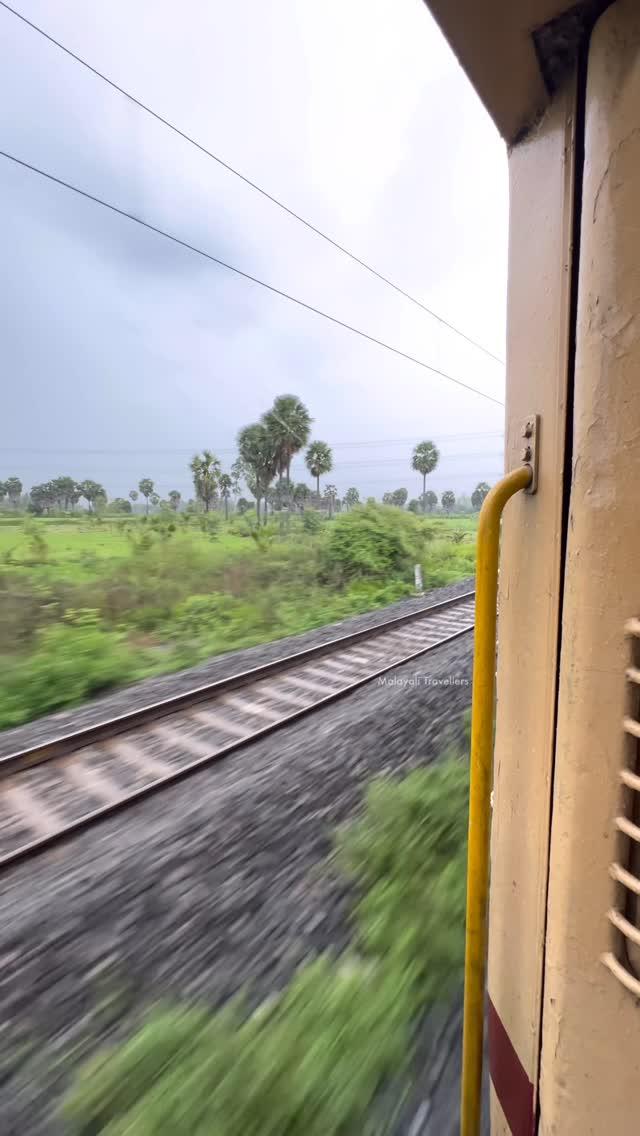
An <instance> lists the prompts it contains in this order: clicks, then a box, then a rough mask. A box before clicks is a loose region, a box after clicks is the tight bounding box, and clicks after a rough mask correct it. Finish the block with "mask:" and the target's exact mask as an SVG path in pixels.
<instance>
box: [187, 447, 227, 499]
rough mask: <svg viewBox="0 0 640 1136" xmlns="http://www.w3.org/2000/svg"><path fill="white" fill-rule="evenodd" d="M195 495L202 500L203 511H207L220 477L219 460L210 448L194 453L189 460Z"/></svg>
mask: <svg viewBox="0 0 640 1136" xmlns="http://www.w3.org/2000/svg"><path fill="white" fill-rule="evenodd" d="M189 469H190V470H191V474H192V477H193V488H194V490H195V494H196V497H197V498H198V500H199V501H202V504H203V505H204V511H205V513H208V512H209V509H210V508H211V503H212V501H213V500H214V498H215V495H216V490H217V488H218V482H219V479H220V462H219V461H218V459H217V457H216V455H215V454H214V453H212V452H211V450H203V451H202V454H194V456H193V457H192V459H191V461H190V462H189Z"/></svg>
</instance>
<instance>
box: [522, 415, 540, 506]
mask: <svg viewBox="0 0 640 1136" xmlns="http://www.w3.org/2000/svg"><path fill="white" fill-rule="evenodd" d="M520 436H521V438H522V450H521V452H520V460H521V461H522V464H523V465H528V466H529V467H530V468H531V484H530V485H528V486H527V488H526V489H525V493H535V492H536V490H537V488H538V455H539V450H540V415H539V414H530V415H529V417H528V418H525V420H524V422H523V423H522V427H521V430H520Z"/></svg>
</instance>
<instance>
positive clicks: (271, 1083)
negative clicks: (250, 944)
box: [65, 758, 467, 1136]
mask: <svg viewBox="0 0 640 1136" xmlns="http://www.w3.org/2000/svg"><path fill="white" fill-rule="evenodd" d="M466 815H467V775H466V762H463V761H460V760H457V759H453V758H450V759H449V760H447V761H446V762H444V763H443V764H442V765H438V766H433V767H430V768H428V769H424V770H419V771H418V772H415V773H411V774H410V775H409V776H408V777H406V778H405V779H403V780H392V779H388V780H384V781H382V780H380V781H377V782H376V783H375V784H374V786H373V787H372V788H371V790H370V792H369V794H368V797H367V801H366V806H365V809H364V812H363V815H362V817H361V819H360V820H358V821H357V822H355V824H353V825H352V826H351V827H348V828H347V829H346V830H345V831H344V832H343V833H342V834H341V835H340V836H339V839H338V855H339V861H340V862H342V863H344V864H345V865H346V866H347V869H348V871H349V874H350V875H351V876H352V878H354V879H355V880H356V881H357V884H358V888H359V890H360V892H361V898H360V902H359V906H358V909H357V912H356V921H357V925H358V929H359V943H358V944H357V945H359V946H360V947H361V953H360V954H359V955H355V954H353V953H348V954H347V955H345V956H343V957H342V958H339V959H333V958H331V957H330V956H328V955H322V956H320V957H319V958H317V959H316V960H314V961H312V962H310V963H307V964H306V965H305V966H303V967H302V968H301V969H300V970H299V971H298V972H297V973H296V975H295V976H294V977H293V979H292V980H291V982H290V983H289V985H288V986H287V987H286V988H285V990H284V991H282V992H281V993H280V994H279V995H278V996H277V997H276V998H274V999H271V1000H269V1001H268V1002H266V1003H264V1004H263V1006H262V1007H260V1008H259V1009H258V1011H256V1012H254V1013H253V1014H249V1013H248V1011H247V1010H246V1008H245V1005H244V1004H243V1002H242V1000H239V1001H238V1000H236V1001H234V1002H231V1003H229V1004H227V1006H226V1007H224V1008H223V1009H222V1010H219V1011H218V1012H216V1013H209V1012H206V1011H202V1010H197V1009H186V1008H178V1009H166V1008H165V1009H160V1010H156V1011H155V1012H153V1013H152V1014H151V1016H150V1018H149V1019H148V1020H147V1022H146V1024H144V1025H143V1026H142V1028H141V1029H139V1031H138V1032H137V1033H136V1034H135V1035H134V1036H133V1037H132V1038H131V1039H130V1040H129V1041H128V1042H126V1043H125V1044H122V1045H120V1046H119V1047H114V1048H111V1049H110V1050H107V1051H106V1052H104V1053H102V1054H100V1055H99V1056H98V1057H97V1058H96V1059H94V1060H93V1061H92V1062H91V1063H90V1064H88V1065H87V1066H86V1067H85V1068H84V1069H83V1070H82V1071H81V1073H80V1074H79V1076H78V1077H77V1079H76V1082H75V1084H74V1086H73V1089H72V1092H71V1094H70V1096H69V1098H68V1101H67V1102H66V1106H65V1114H66V1120H67V1123H68V1125H69V1131H70V1133H72V1134H73V1136H97V1134H99V1133H100V1134H103V1136H125V1133H135V1136H211V1134H213V1133H220V1136H223V1134H224V1136H285V1134H286V1136H366V1134H369V1136H383V1134H384V1133H386V1132H388V1131H389V1130H390V1123H391V1112H392V1111H393V1109H394V1107H396V1106H397V1103H398V1098H399V1097H400V1098H401V1097H402V1089H403V1085H404V1084H405V1082H406V1078H407V1073H408V1068H409V1063H410V1060H411V1054H412V1039H413V1036H414V1034H415V1031H416V1026H417V1024H418V1022H419V1020H420V1017H421V1015H422V1014H423V1013H424V1010H425V1009H426V1008H427V1007H428V1005H429V1004H430V1003H433V1002H435V1001H439V1002H444V1001H446V1000H447V999H448V998H450V997H451V995H452V994H453V993H454V992H455V991H456V990H457V988H458V986H459V983H460V977H461V957H462V950H463V940H464V907H462V908H461V906H460V896H461V894H462V893H463V892H464V885H465V856H464V851H465V846H466ZM392 1081H393V1083H394V1085H395V1087H396V1090H397V1091H394V1092H392V1093H389V1092H386V1091H385V1090H386V1089H388V1087H389V1085H390V1083H391V1082H392ZM394 1102H395V1104H394Z"/></svg>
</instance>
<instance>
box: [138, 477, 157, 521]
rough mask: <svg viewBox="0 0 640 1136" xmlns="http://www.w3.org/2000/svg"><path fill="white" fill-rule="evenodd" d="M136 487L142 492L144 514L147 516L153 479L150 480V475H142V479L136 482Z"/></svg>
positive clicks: (152, 490) (152, 489)
mask: <svg viewBox="0 0 640 1136" xmlns="http://www.w3.org/2000/svg"><path fill="white" fill-rule="evenodd" d="M138 489H139V490H140V492H141V493H142V496H143V497H144V501H145V505H144V511H145V516H148V515H149V498H150V496H151V494H152V493H153V492H154V488H153V481H152V480H151V478H150V477H143V478H142V480H141V481H139V482H138Z"/></svg>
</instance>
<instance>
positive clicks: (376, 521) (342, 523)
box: [323, 505, 424, 580]
mask: <svg viewBox="0 0 640 1136" xmlns="http://www.w3.org/2000/svg"><path fill="white" fill-rule="evenodd" d="M423 545H424V534H423V530H422V527H421V525H420V523H419V522H418V521H417V520H416V518H415V517H414V516H413V514H412V513H405V512H403V511H402V510H400V509H394V508H390V507H384V506H380V505H366V506H364V507H361V508H356V509H354V510H353V512H351V513H343V514H342V515H341V516H340V517H338V518H337V519H336V520H335V522H334V524H333V526H332V528H331V533H330V535H329V539H328V541H327V545H326V548H325V550H324V557H323V562H324V567H325V569H326V571H327V573H328V574H330V575H337V576H338V578H339V579H343V580H348V579H353V578H354V577H356V576H369V577H377V578H389V577H391V576H397V575H401V574H405V575H407V574H410V572H411V570H412V567H413V565H414V564H415V563H416V561H418V560H419V559H420V554H421V552H422V548H423Z"/></svg>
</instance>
